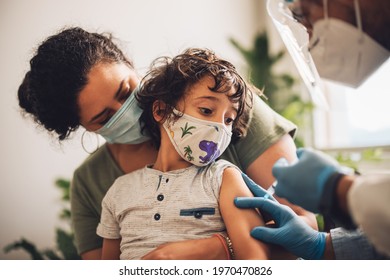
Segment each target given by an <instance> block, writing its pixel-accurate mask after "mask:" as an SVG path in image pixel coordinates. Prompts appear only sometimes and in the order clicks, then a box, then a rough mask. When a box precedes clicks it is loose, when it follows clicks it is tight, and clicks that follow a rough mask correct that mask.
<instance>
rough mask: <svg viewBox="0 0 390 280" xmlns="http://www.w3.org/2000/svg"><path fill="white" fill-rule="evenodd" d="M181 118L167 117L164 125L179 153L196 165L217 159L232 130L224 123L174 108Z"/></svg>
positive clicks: (228, 141)
mask: <svg viewBox="0 0 390 280" xmlns="http://www.w3.org/2000/svg"><path fill="white" fill-rule="evenodd" d="M173 112H174V113H175V114H176V115H179V116H180V118H179V119H177V120H172V119H167V120H166V121H165V122H164V123H163V127H164V129H165V131H166V132H167V134H168V136H169V139H170V140H171V142H172V145H173V146H174V147H175V149H176V151H177V152H178V154H179V155H180V156H181V157H182V158H183V159H184V160H185V161H187V162H189V163H192V164H194V165H196V166H205V165H207V164H209V163H211V162H212V161H215V160H216V159H217V158H218V157H219V156H220V155H221V154H222V153H223V152H224V151H225V150H226V148H227V147H228V145H229V143H230V140H231V137H232V132H231V128H228V127H227V126H225V125H224V124H221V123H217V122H210V121H205V120H201V119H198V118H194V117H192V116H189V115H187V114H184V113H181V112H179V111H177V110H175V109H174V110H173Z"/></svg>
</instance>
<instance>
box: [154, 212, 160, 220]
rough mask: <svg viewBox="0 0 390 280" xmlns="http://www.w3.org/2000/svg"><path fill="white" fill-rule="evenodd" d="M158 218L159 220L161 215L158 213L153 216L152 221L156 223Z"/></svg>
mask: <svg viewBox="0 0 390 280" xmlns="http://www.w3.org/2000/svg"><path fill="white" fill-rule="evenodd" d="M160 218H161V215H160V214H159V213H156V214H154V219H155V220H156V221H158V220H160Z"/></svg>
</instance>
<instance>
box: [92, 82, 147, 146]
mask: <svg viewBox="0 0 390 280" xmlns="http://www.w3.org/2000/svg"><path fill="white" fill-rule="evenodd" d="M138 90H139V86H137V87H136V88H135V89H134V90H133V92H132V93H131V94H130V96H129V97H128V98H127V100H126V101H125V102H124V103H123V105H122V106H121V107H120V109H119V110H118V111H117V112H116V113H115V114H114V115H113V116H112V117H111V119H110V120H109V121H108V122H107V123H106V124H105V125H104V126H103V127H101V128H99V129H98V130H96V131H95V132H96V133H98V134H100V135H101V136H103V138H104V139H106V141H107V142H108V143H119V144H139V143H142V142H145V141H147V140H149V139H150V137H148V136H146V135H143V134H142V133H141V124H140V121H139V118H140V117H141V114H142V109H141V108H140V107H139V106H138V102H137V100H136V98H135V96H136V94H137V92H138Z"/></svg>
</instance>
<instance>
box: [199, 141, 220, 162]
mask: <svg viewBox="0 0 390 280" xmlns="http://www.w3.org/2000/svg"><path fill="white" fill-rule="evenodd" d="M199 149H201V150H202V151H205V152H206V153H207V155H205V156H199V159H200V163H208V162H210V161H212V160H214V159H216V158H217V157H219V154H220V151H219V149H218V144H217V143H214V142H213V141H207V140H202V141H200V143H199Z"/></svg>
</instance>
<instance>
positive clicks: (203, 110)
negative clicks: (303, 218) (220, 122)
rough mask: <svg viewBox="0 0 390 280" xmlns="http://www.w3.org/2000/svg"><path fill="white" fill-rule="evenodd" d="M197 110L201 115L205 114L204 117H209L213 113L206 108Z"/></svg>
mask: <svg viewBox="0 0 390 280" xmlns="http://www.w3.org/2000/svg"><path fill="white" fill-rule="evenodd" d="M199 110H200V111H201V112H202V113H203V114H205V115H211V113H212V112H213V111H211V110H210V109H208V108H199Z"/></svg>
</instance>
